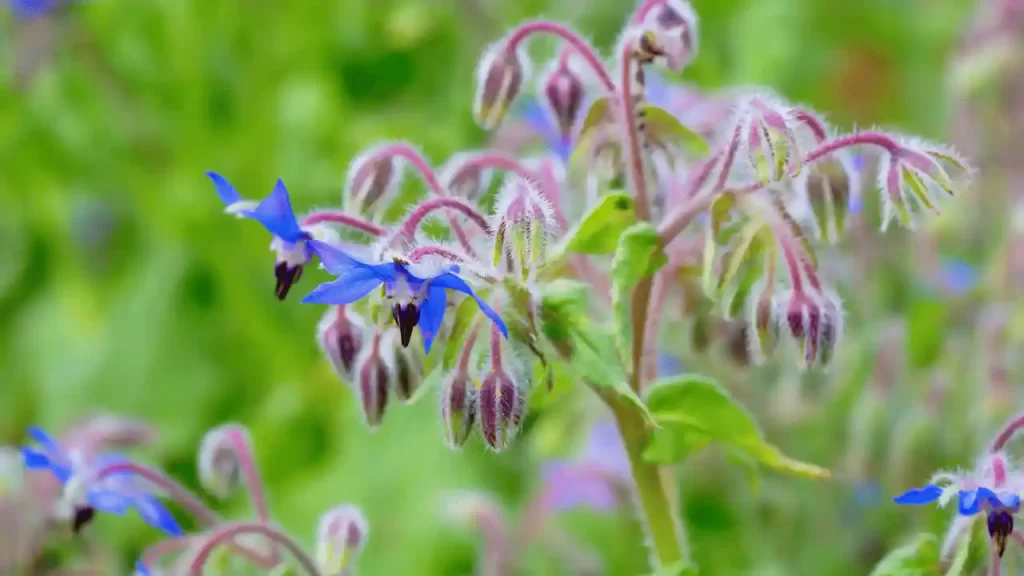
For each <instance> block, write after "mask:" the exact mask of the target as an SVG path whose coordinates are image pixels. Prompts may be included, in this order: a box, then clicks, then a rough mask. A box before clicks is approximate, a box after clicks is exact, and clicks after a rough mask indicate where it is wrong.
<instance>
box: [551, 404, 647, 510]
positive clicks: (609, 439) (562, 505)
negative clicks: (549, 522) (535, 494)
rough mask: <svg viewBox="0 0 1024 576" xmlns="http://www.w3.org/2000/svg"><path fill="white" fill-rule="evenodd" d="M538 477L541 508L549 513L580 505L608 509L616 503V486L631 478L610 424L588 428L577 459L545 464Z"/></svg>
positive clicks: (619, 491) (617, 435)
mask: <svg viewBox="0 0 1024 576" xmlns="http://www.w3.org/2000/svg"><path fill="white" fill-rule="evenodd" d="M541 474H542V477H543V482H544V506H545V508H546V509H548V510H549V511H551V512H561V511H564V510H569V509H572V508H576V507H580V506H586V507H590V508H593V509H595V510H610V509H612V508H614V507H615V506H616V505H618V504H620V500H621V490H618V489H617V487H618V486H621V485H624V484H625V483H627V482H629V481H630V477H631V476H630V469H629V459H628V458H627V456H626V450H625V447H624V446H623V444H622V439H621V438H620V437H619V433H618V430H617V429H616V428H615V426H614V424H612V423H611V422H600V423H598V424H596V425H595V426H594V427H593V428H591V430H590V437H589V438H588V440H587V445H586V448H585V449H584V451H583V452H582V453H581V454H580V455H579V456H578V457H577V458H574V459H571V460H555V461H552V462H548V463H547V464H545V465H544V467H543V469H542V471H541Z"/></svg>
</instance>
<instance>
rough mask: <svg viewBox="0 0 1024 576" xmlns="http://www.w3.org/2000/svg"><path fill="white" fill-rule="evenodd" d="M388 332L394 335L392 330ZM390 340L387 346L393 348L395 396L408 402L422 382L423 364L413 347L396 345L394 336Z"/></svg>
mask: <svg viewBox="0 0 1024 576" xmlns="http://www.w3.org/2000/svg"><path fill="white" fill-rule="evenodd" d="M389 334H392V335H394V331H391V332H389ZM391 340H392V341H391V342H390V343H389V346H388V347H389V348H392V349H393V350H394V359H395V396H397V397H398V399H399V400H401V401H402V402H408V401H409V400H411V399H412V397H413V394H415V393H416V389H417V388H419V387H420V384H422V382H423V376H424V368H423V364H422V362H420V357H419V353H418V352H417V350H416V349H415V348H406V347H404V346H398V345H397V344H398V343H397V342H395V341H394V338H392V339H391Z"/></svg>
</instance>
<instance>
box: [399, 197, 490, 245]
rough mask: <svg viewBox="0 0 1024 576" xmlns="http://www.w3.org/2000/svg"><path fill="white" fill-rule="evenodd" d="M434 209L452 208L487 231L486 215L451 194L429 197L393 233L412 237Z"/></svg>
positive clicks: (488, 226)
mask: <svg viewBox="0 0 1024 576" xmlns="http://www.w3.org/2000/svg"><path fill="white" fill-rule="evenodd" d="M436 210H452V211H455V212H459V213H461V214H463V215H464V216H466V217H467V218H469V219H470V221H472V222H473V223H474V224H476V225H477V226H478V227H479V228H480V229H481V230H483V231H484V232H485V233H486V232H488V230H489V228H490V225H489V223H488V222H487V217H486V216H484V215H483V214H481V213H480V211H479V210H477V209H476V207H474V206H473V205H472V204H470V203H469V202H466V201H465V200H463V199H461V198H455V197H453V196H438V197H435V198H431V199H429V200H427V201H425V202H423V203H421V204H420V205H419V206H417V207H416V209H415V210H414V211H413V212H412V214H409V216H408V217H407V218H406V219H405V222H402V225H401V226H399V228H398V232H397V233H396V234H395V236H396V239H397V238H401V237H404V238H412V237H414V236H415V235H416V230H418V229H419V227H420V224H421V223H422V222H423V219H424V218H426V217H427V216H429V215H430V213H431V212H434V211H436Z"/></svg>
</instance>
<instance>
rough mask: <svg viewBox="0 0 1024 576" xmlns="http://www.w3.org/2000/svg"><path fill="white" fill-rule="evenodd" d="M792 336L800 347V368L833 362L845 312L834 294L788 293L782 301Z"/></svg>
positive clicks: (783, 313)
mask: <svg viewBox="0 0 1024 576" xmlns="http://www.w3.org/2000/svg"><path fill="white" fill-rule="evenodd" d="M779 301H780V303H781V306H782V308H783V310H782V315H783V317H784V318H785V322H786V325H787V327H788V329H789V333H790V335H791V336H792V337H793V339H794V340H796V341H797V343H798V344H799V346H800V348H801V351H802V354H801V358H800V365H801V367H807V366H810V365H812V364H815V363H820V364H822V365H825V364H827V363H828V362H830V361H831V360H832V356H833V355H834V351H835V346H836V344H837V343H838V341H839V337H840V335H841V333H842V310H841V307H840V303H839V299H838V297H837V296H835V294H828V295H824V296H821V297H812V296H811V295H809V294H807V293H804V292H802V291H792V290H791V291H788V292H787V293H785V294H783V295H781V296H780V299H779Z"/></svg>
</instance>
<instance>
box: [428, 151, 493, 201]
mask: <svg viewBox="0 0 1024 576" xmlns="http://www.w3.org/2000/svg"><path fill="white" fill-rule="evenodd" d="M474 156H475V155H474V154H473V153H467V152H462V153H459V154H454V155H453V156H452V157H451V158H449V159H448V162H446V163H445V165H444V167H443V168H442V169H441V171H440V176H439V178H440V180H441V184H442V185H443V186H444V187H445V188H447V189H448V191H449V192H450V193H451V194H452V195H454V196H459V197H462V198H467V199H469V200H476V199H477V198H479V197H480V196H481V195H482V194H483V193H484V192H486V191H487V189H488V188H489V187H490V185H491V179H492V178H493V176H494V174H493V171H492V170H489V169H487V168H481V167H480V165H479V164H477V163H475V162H472V160H473V157H474Z"/></svg>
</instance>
